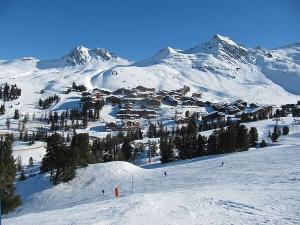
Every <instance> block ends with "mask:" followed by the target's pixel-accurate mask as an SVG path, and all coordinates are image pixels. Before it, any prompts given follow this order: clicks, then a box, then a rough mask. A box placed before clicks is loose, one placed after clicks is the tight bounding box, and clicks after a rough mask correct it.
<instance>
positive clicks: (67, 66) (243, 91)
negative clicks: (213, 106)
mask: <svg viewBox="0 0 300 225" xmlns="http://www.w3.org/2000/svg"><path fill="white" fill-rule="evenodd" d="M299 58H300V44H299V43H296V44H292V45H288V46H284V47H281V48H277V49H273V50H268V49H262V48H255V49H252V48H246V47H243V46H242V45H239V44H237V43H235V42H234V41H232V40H231V39H230V38H227V37H223V36H221V35H215V36H214V37H213V38H212V39H211V40H209V41H208V42H206V43H203V44H201V45H198V46H196V47H194V48H191V49H188V50H178V49H173V48H170V47H168V48H165V49H162V50H160V51H159V52H158V53H157V54H155V55H154V56H152V57H150V58H148V59H144V60H142V61H138V62H131V61H129V60H126V59H123V58H120V57H118V56H116V55H115V54H114V53H110V52H108V51H106V50H105V49H99V48H96V49H87V48H85V47H82V46H81V47H77V48H75V49H73V50H72V51H71V52H70V53H68V54H66V56H64V57H62V58H60V59H53V60H39V59H35V58H31V57H24V58H21V59H17V60H11V61H10V60H0V81H3V82H8V83H16V84H17V85H18V86H19V87H21V88H22V96H21V98H20V99H19V100H17V101H14V103H15V104H16V103H17V102H20V105H19V106H18V107H19V108H20V110H21V111H22V113H23V112H27V111H29V112H32V110H33V109H35V108H36V106H37V101H38V99H39V98H45V97H47V96H48V95H51V94H52V95H53V94H54V93H56V94H59V95H61V96H60V97H61V98H62V100H65V101H68V100H69V101H70V100H71V99H64V97H63V95H62V92H63V91H64V90H66V88H67V87H70V86H71V85H72V82H73V81H75V82H76V83H77V84H84V85H86V86H87V87H88V88H89V89H91V88H95V87H98V88H106V89H110V90H114V89H117V88H120V87H130V88H133V87H136V86H138V85H142V86H147V87H154V88H156V89H177V88H182V87H183V85H188V86H189V87H190V88H191V92H203V98H204V99H203V100H213V101H225V100H226V101H232V100H236V99H238V98H242V99H244V100H245V101H248V102H257V103H264V104H282V103H286V99H289V101H290V102H296V101H297V100H298V99H299V95H300V89H299V83H300V62H299ZM29 87H30V88H29ZM41 89H45V90H46V92H45V94H39V93H40V90H41ZM68 97H69V96H68Z"/></svg>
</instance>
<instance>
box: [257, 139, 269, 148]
mask: <svg viewBox="0 0 300 225" xmlns="http://www.w3.org/2000/svg"><path fill="white" fill-rule="evenodd" d="M259 147H260V148H264V147H267V142H266V141H265V140H262V141H261V143H260V144H259Z"/></svg>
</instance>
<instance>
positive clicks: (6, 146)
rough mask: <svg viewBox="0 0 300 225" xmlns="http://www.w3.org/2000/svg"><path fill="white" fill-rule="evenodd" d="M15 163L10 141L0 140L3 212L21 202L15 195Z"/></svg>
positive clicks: (11, 209) (0, 187) (0, 181)
mask: <svg viewBox="0 0 300 225" xmlns="http://www.w3.org/2000/svg"><path fill="white" fill-rule="evenodd" d="M15 176H16V165H15V160H14V158H13V155H12V142H11V140H9V139H8V138H6V139H5V140H3V139H1V140H0V196H1V208H2V211H3V213H4V214H6V213H8V212H10V211H13V210H14V209H15V208H16V207H18V206H19V205H20V204H21V199H20V198H19V196H17V195H16V189H15V185H14V180H15Z"/></svg>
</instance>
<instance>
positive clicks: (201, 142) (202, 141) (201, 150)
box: [197, 134, 207, 157]
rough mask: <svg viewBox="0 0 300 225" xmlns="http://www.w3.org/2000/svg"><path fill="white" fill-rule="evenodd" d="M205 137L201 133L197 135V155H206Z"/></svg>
mask: <svg viewBox="0 0 300 225" xmlns="http://www.w3.org/2000/svg"><path fill="white" fill-rule="evenodd" d="M206 145H207V138H206V137H205V136H203V135H201V134H199V135H198V151H197V157H199V156H203V155H206V154H207V153H206Z"/></svg>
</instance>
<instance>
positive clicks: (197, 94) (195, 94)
mask: <svg viewBox="0 0 300 225" xmlns="http://www.w3.org/2000/svg"><path fill="white" fill-rule="evenodd" d="M192 97H194V98H201V97H202V93H193V94H192Z"/></svg>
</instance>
